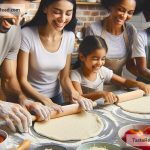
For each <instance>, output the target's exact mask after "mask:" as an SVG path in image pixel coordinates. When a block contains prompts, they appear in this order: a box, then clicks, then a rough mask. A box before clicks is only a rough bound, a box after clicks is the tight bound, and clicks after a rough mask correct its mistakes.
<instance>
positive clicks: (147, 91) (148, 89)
mask: <svg viewBox="0 0 150 150" xmlns="http://www.w3.org/2000/svg"><path fill="white" fill-rule="evenodd" d="M138 87H139V89H141V90H143V91H144V92H145V94H150V85H148V84H145V83H142V82H138Z"/></svg>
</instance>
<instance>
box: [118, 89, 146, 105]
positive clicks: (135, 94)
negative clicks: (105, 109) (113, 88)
mask: <svg viewBox="0 0 150 150" xmlns="http://www.w3.org/2000/svg"><path fill="white" fill-rule="evenodd" d="M144 94H145V93H144V91H142V90H135V91H131V92H127V93H122V94H118V95H117V97H118V101H117V103H121V102H125V101H130V100H133V99H136V98H140V97H143V95H144Z"/></svg>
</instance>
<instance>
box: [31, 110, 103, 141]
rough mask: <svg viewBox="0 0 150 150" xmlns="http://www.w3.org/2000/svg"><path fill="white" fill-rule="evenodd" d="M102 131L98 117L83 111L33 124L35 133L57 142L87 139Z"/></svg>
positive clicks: (101, 124) (101, 123)
mask: <svg viewBox="0 0 150 150" xmlns="http://www.w3.org/2000/svg"><path fill="white" fill-rule="evenodd" d="M102 129H103V122H102V120H101V119H100V117H99V116H98V115H96V114H93V113H88V112H85V111H83V112H81V113H79V114H73V115H69V116H64V117H60V118H55V119H51V120H49V121H48V122H36V123H35V124H34V130H35V131H36V132H37V133H39V134H40V135H43V136H46V137H48V138H51V139H54V140H59V141H68V140H83V139H88V138H90V137H94V136H97V135H98V134H99V133H100V132H101V131H102Z"/></svg>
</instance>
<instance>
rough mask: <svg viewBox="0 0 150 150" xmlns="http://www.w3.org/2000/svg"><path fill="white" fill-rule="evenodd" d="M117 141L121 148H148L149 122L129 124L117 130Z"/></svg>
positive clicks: (149, 140)
mask: <svg viewBox="0 0 150 150" xmlns="http://www.w3.org/2000/svg"><path fill="white" fill-rule="evenodd" d="M118 136H119V142H120V145H121V147H122V149H123V148H129V149H131V148H132V149H135V150H150V124H130V125H126V126H123V127H122V128H121V129H120V130H119V131H118Z"/></svg>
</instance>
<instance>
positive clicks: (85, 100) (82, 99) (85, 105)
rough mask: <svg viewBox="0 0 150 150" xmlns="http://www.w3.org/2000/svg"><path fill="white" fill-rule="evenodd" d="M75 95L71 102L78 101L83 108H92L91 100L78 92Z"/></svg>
mask: <svg viewBox="0 0 150 150" xmlns="http://www.w3.org/2000/svg"><path fill="white" fill-rule="evenodd" d="M76 96H77V97H76V98H75V97H74V98H73V100H72V101H73V103H79V105H80V106H81V107H82V108H83V109H85V110H93V101H92V100H90V99H88V98H85V97H83V96H81V95H80V94H79V93H77V95H76Z"/></svg>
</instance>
